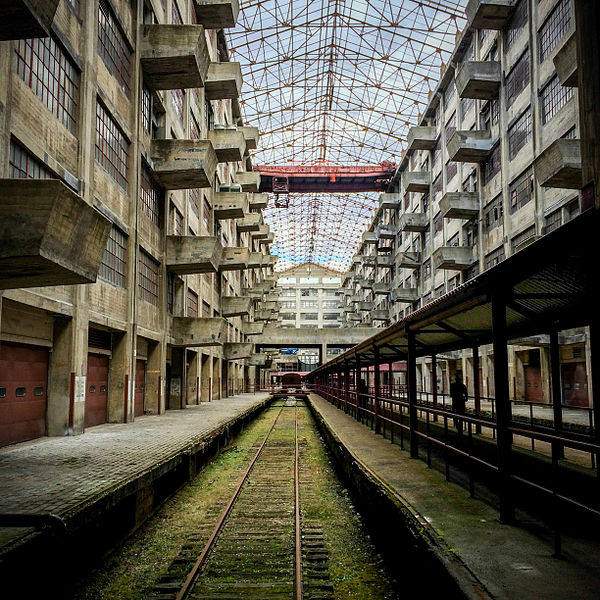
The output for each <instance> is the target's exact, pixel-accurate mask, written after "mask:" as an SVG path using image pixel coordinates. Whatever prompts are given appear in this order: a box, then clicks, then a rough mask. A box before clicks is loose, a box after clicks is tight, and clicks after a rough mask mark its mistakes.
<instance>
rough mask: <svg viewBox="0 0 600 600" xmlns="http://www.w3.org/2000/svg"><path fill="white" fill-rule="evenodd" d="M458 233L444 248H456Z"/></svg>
mask: <svg viewBox="0 0 600 600" xmlns="http://www.w3.org/2000/svg"><path fill="white" fill-rule="evenodd" d="M458 241H459V240H458V232H456V233H455V234H454V235H453V236H452V237H451V238H450V239H449V240H448V241H447V242H446V246H451V247H458Z"/></svg>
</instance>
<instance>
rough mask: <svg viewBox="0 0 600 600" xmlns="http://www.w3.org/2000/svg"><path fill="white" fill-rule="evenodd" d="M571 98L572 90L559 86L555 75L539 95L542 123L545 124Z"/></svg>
mask: <svg viewBox="0 0 600 600" xmlns="http://www.w3.org/2000/svg"><path fill="white" fill-rule="evenodd" d="M571 98H573V88H572V87H563V86H562V85H560V81H559V80H558V75H555V76H554V77H553V78H552V80H551V81H550V83H548V84H547V85H546V86H544V88H543V89H542V91H541V93H540V103H541V105H542V123H547V122H548V121H549V120H550V119H551V118H552V117H553V116H554V115H555V114H556V113H557V112H558V111H559V110H560V109H561V108H562V107H563V106H564V105H565V104H566V103H567V102H568V101H569V100H570V99H571Z"/></svg>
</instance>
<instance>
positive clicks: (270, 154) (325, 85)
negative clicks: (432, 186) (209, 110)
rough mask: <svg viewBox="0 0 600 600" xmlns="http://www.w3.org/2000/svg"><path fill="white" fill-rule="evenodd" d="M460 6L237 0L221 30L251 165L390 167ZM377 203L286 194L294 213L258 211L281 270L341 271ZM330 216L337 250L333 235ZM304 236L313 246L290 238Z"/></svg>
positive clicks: (460, 23)
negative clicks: (315, 265)
mask: <svg viewBox="0 0 600 600" xmlns="http://www.w3.org/2000/svg"><path fill="white" fill-rule="evenodd" d="M465 4H466V0H421V1H418V0H334V1H326V0H287V1H286V0H245V1H243V2H242V3H241V14H240V19H239V21H238V26H237V27H236V28H235V29H233V30H229V31H228V33H227V35H228V37H229V39H228V45H229V49H230V58H231V60H233V61H238V62H240V63H241V65H242V71H243V75H244V89H243V93H242V112H243V115H244V120H245V121H246V122H247V123H249V124H252V125H255V126H258V127H259V130H260V132H261V143H260V149H259V151H258V152H256V153H255V155H254V157H253V162H254V164H258V165H268V166H272V165H334V166H343V165H348V166H356V165H376V164H379V163H381V162H383V161H393V162H398V160H399V158H400V155H401V152H402V150H403V148H404V143H405V139H406V134H407V132H408V129H409V127H410V126H412V125H415V124H416V123H417V121H418V117H419V114H420V113H421V112H422V111H423V109H424V107H425V106H426V104H427V100H428V94H429V92H430V91H431V90H432V89H434V88H435V86H436V84H437V81H438V79H439V72H440V71H439V70H440V64H441V63H442V62H446V61H447V60H448V57H449V55H450V53H451V52H452V50H453V48H454V44H455V40H456V35H457V33H458V32H459V31H460V30H461V29H462V28H463V27H464V24H465V18H464V6H465ZM307 198H308V199H309V200H310V208H306V209H305V208H303V207H301V206H300V205H301V204H302V203H304V202H306V200H307ZM374 203H375V195H374V194H327V195H314V194H312V195H308V196H305V195H298V196H296V195H292V196H291V197H290V207H291V210H290V209H269V210H267V212H266V215H265V216H266V219H267V222H268V223H269V224H270V225H271V227H272V229H273V230H274V231H275V243H274V247H273V252H274V253H275V254H278V255H279V256H280V262H279V263H278V269H282V268H287V267H289V266H291V265H292V264H297V263H299V262H304V261H305V260H314V261H315V262H320V263H322V264H326V265H327V266H332V267H333V268H338V269H339V268H342V269H345V268H347V266H348V264H349V261H350V258H351V256H352V254H353V253H354V252H355V251H356V248H357V246H358V243H359V239H360V234H361V233H362V231H364V229H365V228H366V226H367V224H368V219H365V217H369V216H372V214H373V208H374ZM341 208H343V210H341V211H340V209H341ZM354 216H356V217H358V220H355V221H352V222H350V221H348V222H346V221H345V220H344V221H342V219H345V218H353V217H354ZM331 219H333V221H334V223H335V224H336V225H337V229H336V232H337V237H339V236H342V237H343V238H344V240H343V243H338V242H337V241H336V236H332V235H331V226H332V223H331V222H330V220H331ZM306 232H312V233H311V237H310V239H302V240H301V239H298V236H299V235H302V236H303V235H304V234H305V233H306Z"/></svg>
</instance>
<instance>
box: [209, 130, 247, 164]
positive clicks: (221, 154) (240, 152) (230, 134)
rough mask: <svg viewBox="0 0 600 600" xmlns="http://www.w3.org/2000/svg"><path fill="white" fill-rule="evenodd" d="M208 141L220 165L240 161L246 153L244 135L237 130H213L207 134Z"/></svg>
mask: <svg viewBox="0 0 600 600" xmlns="http://www.w3.org/2000/svg"><path fill="white" fill-rule="evenodd" d="M207 137H208V139H209V140H210V142H211V143H212V145H213V148H214V149H215V153H216V155H217V160H218V161H219V162H220V163H227V162H237V161H240V160H242V158H243V157H244V152H245V151H246V140H245V139H244V134H243V133H242V132H241V131H238V130H237V129H214V130H211V131H209V132H208V136H207Z"/></svg>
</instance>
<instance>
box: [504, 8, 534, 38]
mask: <svg viewBox="0 0 600 600" xmlns="http://www.w3.org/2000/svg"><path fill="white" fill-rule="evenodd" d="M528 16H529V0H520V1H519V3H518V4H517V6H516V8H515V11H514V13H513V16H512V18H511V19H510V22H509V23H508V25H507V26H506V50H508V49H509V48H510V47H511V46H512V45H513V44H514V43H515V41H516V40H517V38H518V37H519V34H520V33H521V31H523V26H524V25H525V23H527V18H528Z"/></svg>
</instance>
